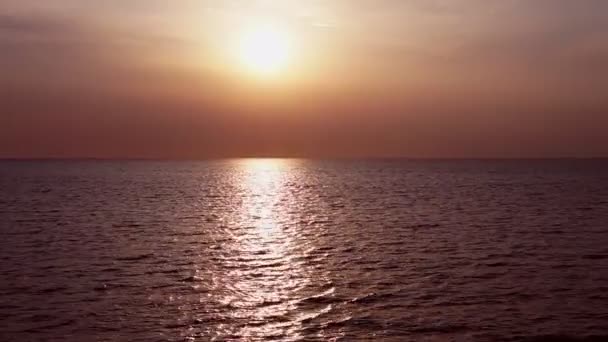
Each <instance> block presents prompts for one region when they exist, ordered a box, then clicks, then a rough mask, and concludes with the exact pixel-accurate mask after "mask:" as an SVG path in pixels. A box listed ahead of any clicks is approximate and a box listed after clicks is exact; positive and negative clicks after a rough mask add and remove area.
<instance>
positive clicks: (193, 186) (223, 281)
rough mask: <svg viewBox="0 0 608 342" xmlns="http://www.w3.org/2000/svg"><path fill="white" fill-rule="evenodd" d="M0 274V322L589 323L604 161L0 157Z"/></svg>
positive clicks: (464, 330)
mask: <svg viewBox="0 0 608 342" xmlns="http://www.w3.org/2000/svg"><path fill="white" fill-rule="evenodd" d="M0 276H1V278H0V341H199V340H200V341H210V340H218V341H231V340H236V341H240V340H242V341H258V340H259V341H261V340H280V341H291V340H303V341H332V340H338V341H359V340H370V341H583V340H584V341H592V340H593V341H608V161H606V160H554V161H540V160H539V161H531V160H528V161H406V160H386V161H383V160H361V161H314V160H280V159H277V160H270V159H269V160H225V161H207V162H151V161H146V162H143V161H133V162H125V161H115V162H114V161H4V162H0Z"/></svg>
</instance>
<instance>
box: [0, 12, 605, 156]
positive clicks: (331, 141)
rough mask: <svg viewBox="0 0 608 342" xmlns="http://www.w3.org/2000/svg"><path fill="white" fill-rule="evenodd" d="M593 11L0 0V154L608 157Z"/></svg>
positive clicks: (601, 17)
mask: <svg viewBox="0 0 608 342" xmlns="http://www.w3.org/2000/svg"><path fill="white" fill-rule="evenodd" d="M607 17H608V1H605V0H581V1H573V0H534V1H530V0H443V1H442V0H409V1H408V0H308V1H306V0H302V1H295V0H275V1H270V0H267V1H261V0H260V1H255V0H250V1H244V0H243V1H240V0H182V1H167V0H165V1H160V0H105V1H94V0H54V1H40V0H3V1H2V3H1V4H0V157H18V158H21V157H23V158H31V157H62V158H72V157H92V158H178V159H179V158H188V159H198V158H216V157H241V156H256V157H264V156H279V157H283V156H292V157H417V158H419V157H423V158H424V157H449V158H460V157H600V156H608V20H606V18H607ZM256 47H259V49H256Z"/></svg>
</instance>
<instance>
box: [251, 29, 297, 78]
mask: <svg viewBox="0 0 608 342" xmlns="http://www.w3.org/2000/svg"><path fill="white" fill-rule="evenodd" d="M289 54H290V42H289V37H288V35H287V34H286V33H285V32H282V31H280V30H279V29H277V28H274V27H270V26H266V27H258V28H256V29H253V30H251V31H248V32H246V33H245V34H244V35H243V37H242V41H241V45H240V58H241V60H242V62H243V64H244V65H245V66H246V67H247V68H248V69H249V70H250V71H253V72H256V73H261V74H272V73H277V72H279V71H281V70H283V69H284V68H285V67H286V66H287V63H288V62H289V57H290V56H289Z"/></svg>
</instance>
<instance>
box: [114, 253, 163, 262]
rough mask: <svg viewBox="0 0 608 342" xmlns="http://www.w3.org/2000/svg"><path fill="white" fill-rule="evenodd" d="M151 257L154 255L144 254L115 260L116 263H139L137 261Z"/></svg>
mask: <svg viewBox="0 0 608 342" xmlns="http://www.w3.org/2000/svg"><path fill="white" fill-rule="evenodd" d="M152 256H154V254H152V253H146V254H139V255H132V256H124V257H117V258H116V260H117V261H139V260H144V259H148V258H151V257H152Z"/></svg>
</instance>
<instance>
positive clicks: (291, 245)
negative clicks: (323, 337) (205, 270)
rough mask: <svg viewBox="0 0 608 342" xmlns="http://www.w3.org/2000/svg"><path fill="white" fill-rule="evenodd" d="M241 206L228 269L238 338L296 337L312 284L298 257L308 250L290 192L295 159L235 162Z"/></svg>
mask: <svg viewBox="0 0 608 342" xmlns="http://www.w3.org/2000/svg"><path fill="white" fill-rule="evenodd" d="M235 163H236V164H235V167H236V168H238V170H239V172H238V174H239V178H238V179H237V180H236V181H237V182H238V185H237V188H238V189H239V190H238V193H239V194H240V197H241V198H240V199H239V203H240V205H239V206H238V208H237V210H236V212H235V215H234V218H233V220H232V225H231V231H232V232H233V237H234V238H233V243H232V246H231V249H232V251H231V253H230V254H229V255H228V257H227V260H225V262H226V263H227V265H226V266H228V267H226V268H227V269H230V270H231V271H230V273H231V274H230V276H229V277H227V278H228V279H229V280H230V281H231V282H230V283H228V284H225V286H226V289H227V291H225V295H224V298H223V303H224V305H227V306H228V307H230V308H232V310H231V318H233V319H234V318H236V319H239V320H242V322H243V324H242V326H240V329H239V330H238V331H234V332H233V333H235V334H237V335H238V336H249V337H258V338H259V337H264V338H267V337H272V336H275V337H276V336H283V337H282V338H283V339H284V338H286V337H287V336H288V337H289V338H297V336H298V328H299V327H300V322H299V321H298V319H297V316H298V306H297V305H298V301H297V298H298V293H299V292H301V290H302V289H304V288H305V287H306V286H308V285H309V284H310V282H311V278H310V276H309V274H308V273H307V272H304V270H303V269H302V262H301V260H298V257H301V256H302V255H303V252H302V251H303V250H305V249H306V248H310V246H308V245H307V243H306V241H298V239H299V237H300V233H301V232H300V231H299V227H298V224H297V223H298V217H297V215H294V212H295V211H294V210H291V208H292V206H294V204H296V202H297V198H296V197H295V196H294V195H293V193H292V192H290V191H289V188H288V187H289V183H290V179H291V177H293V174H294V173H293V172H291V171H292V169H293V167H294V166H295V165H296V163H297V162H296V161H292V160H282V159H251V160H239V161H237V162H235Z"/></svg>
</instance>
